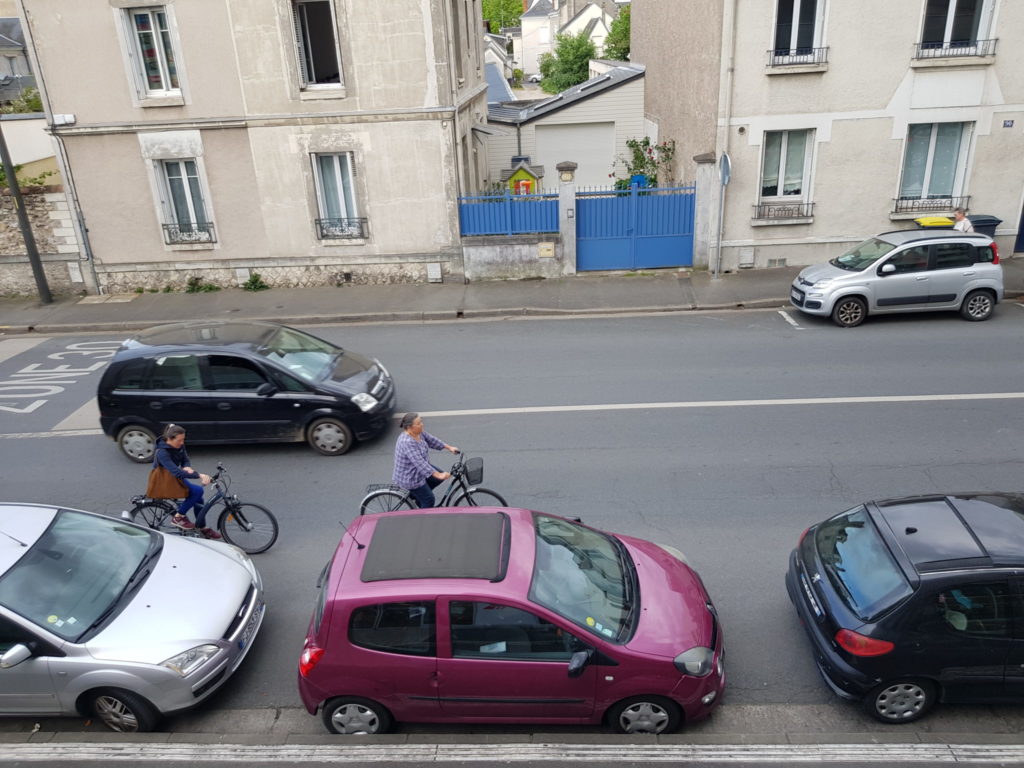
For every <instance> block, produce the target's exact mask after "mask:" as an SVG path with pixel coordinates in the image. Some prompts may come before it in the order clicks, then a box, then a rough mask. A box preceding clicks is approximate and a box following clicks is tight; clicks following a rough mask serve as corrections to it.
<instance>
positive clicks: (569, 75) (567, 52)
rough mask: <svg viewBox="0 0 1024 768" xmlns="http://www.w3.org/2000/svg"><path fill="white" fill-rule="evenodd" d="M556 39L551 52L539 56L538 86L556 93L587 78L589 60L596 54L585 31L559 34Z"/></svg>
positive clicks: (588, 74) (548, 91)
mask: <svg viewBox="0 0 1024 768" xmlns="http://www.w3.org/2000/svg"><path fill="white" fill-rule="evenodd" d="M557 41H558V42H557V44H556V45H555V52H554V53H553V54H552V53H544V54H541V57H540V74H541V77H542V78H543V79H542V80H541V81H540V87H541V89H542V90H544V91H545V92H546V93H558V92H560V91H564V90H565V89H566V88H571V87H572V86H574V85H576V84H577V83H582V82H584V81H585V80H587V79H588V77H589V76H590V60H591V59H593V58H595V57H596V56H597V50H596V49H595V48H594V43H593V41H591V40H590V38H589V37H587V35H586V33H585V32H580V33H579V34H578V35H559V36H558V37H557Z"/></svg>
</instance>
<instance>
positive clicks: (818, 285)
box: [811, 277, 833, 288]
mask: <svg viewBox="0 0 1024 768" xmlns="http://www.w3.org/2000/svg"><path fill="white" fill-rule="evenodd" d="M832 280H833V278H831V277H826V278H824V279H822V280H815V281H814V285H813V286H811V287H812V288H824V287H825V286H826V285H831V284H832Z"/></svg>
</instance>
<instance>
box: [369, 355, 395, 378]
mask: <svg viewBox="0 0 1024 768" xmlns="http://www.w3.org/2000/svg"><path fill="white" fill-rule="evenodd" d="M373 362H375V363H376V364H377V367H378V368H380V375H381V377H383V378H385V379H390V378H391V374H390V373H388V369H387V368H385V367H384V363H382V362H381V361H380V360H378V359H377V358H376V357H375V358H373Z"/></svg>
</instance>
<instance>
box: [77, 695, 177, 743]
mask: <svg viewBox="0 0 1024 768" xmlns="http://www.w3.org/2000/svg"><path fill="white" fill-rule="evenodd" d="M89 712H90V713H91V714H92V716H93V717H95V718H96V719H97V720H99V721H100V722H101V723H103V724H104V725H105V726H107V728H109V729H110V730H112V731H117V732H118V733H144V732H146V731H152V730H153V729H154V728H155V727H156V724H157V721H159V719H160V715H159V713H158V712H157V711H156V708H155V707H154V706H153V705H152V704H150V703H149V702H148V701H146V700H145V699H144V698H142V697H141V696H139V695H137V694H134V693H132V692H131V691H122V690H120V689H117V688H107V689H103V690H99V691H94V692H93V693H92V697H91V698H90V699H89Z"/></svg>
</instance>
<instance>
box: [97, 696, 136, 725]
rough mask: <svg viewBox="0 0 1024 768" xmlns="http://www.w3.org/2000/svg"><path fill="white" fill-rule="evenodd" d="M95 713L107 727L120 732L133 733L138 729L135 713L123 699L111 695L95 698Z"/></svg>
mask: <svg viewBox="0 0 1024 768" xmlns="http://www.w3.org/2000/svg"><path fill="white" fill-rule="evenodd" d="M96 714H97V715H98V716H99V718H100V720H102V721H103V722H104V723H105V724H106V725H107V726H108V727H109V728H111V729H112V730H115V731H118V732H120V733H134V732H135V731H137V730H138V729H139V721H138V719H137V718H136V717H135V713H134V712H132V711H131V710H130V709H129V708H128V707H126V706H125V704H124V702H123V701H121V700H120V699H115V698H114V697H112V696H100V697H99V698H98V699H96Z"/></svg>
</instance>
